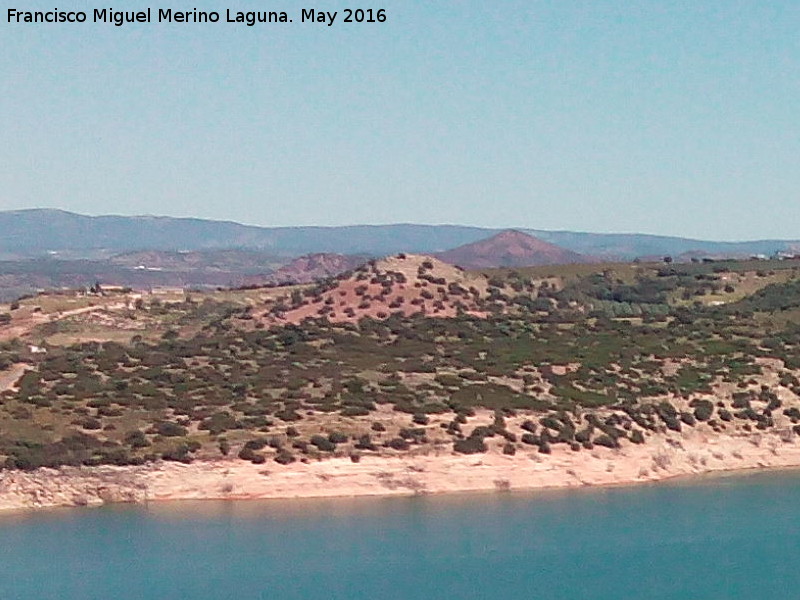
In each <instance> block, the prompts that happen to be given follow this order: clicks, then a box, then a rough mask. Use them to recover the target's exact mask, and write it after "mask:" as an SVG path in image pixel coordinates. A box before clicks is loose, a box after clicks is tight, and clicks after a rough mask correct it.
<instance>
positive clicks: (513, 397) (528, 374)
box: [0, 262, 800, 469]
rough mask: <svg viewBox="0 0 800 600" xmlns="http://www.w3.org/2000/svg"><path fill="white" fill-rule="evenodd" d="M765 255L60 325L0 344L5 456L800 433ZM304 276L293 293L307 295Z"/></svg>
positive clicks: (176, 455) (200, 454)
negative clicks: (8, 378) (319, 309)
mask: <svg viewBox="0 0 800 600" xmlns="http://www.w3.org/2000/svg"><path fill="white" fill-rule="evenodd" d="M589 267H590V266H584V268H589ZM761 267H762V269H759V270H757V271H753V270H750V267H749V266H748V265H746V264H742V263H731V264H724V265H687V266H685V267H673V266H667V265H660V266H659V265H640V266H635V267H634V266H618V267H612V266H593V269H594V270H593V271H591V272H585V273H577V274H576V273H575V272H571V273H569V272H567V273H564V274H562V275H559V274H558V273H553V272H547V273H539V274H538V275H536V274H530V273H528V274H526V273H524V272H516V271H515V272H509V271H499V272H494V273H492V274H491V275H489V276H487V277H485V279H484V280H483V281H484V285H485V293H484V294H482V295H481V301H482V303H483V304H482V308H484V309H485V311H484V312H485V314H474V315H471V314H469V312H468V311H459V312H456V313H454V314H452V315H441V316H447V318H431V317H430V315H427V316H426V315H423V314H410V315H404V314H399V313H400V312H401V311H396V312H397V313H398V314H394V315H392V314H387V315H386V316H385V317H384V318H379V317H377V316H375V317H364V318H361V319H359V320H357V321H346V322H340V323H337V322H331V321H330V320H329V319H327V318H326V316H325V315H315V318H309V319H306V320H304V321H302V322H297V323H286V324H279V323H266V322H264V321H260V320H259V319H258V318H256V317H254V314H256V315H257V314H258V312H259V311H261V310H262V306H263V304H262V302H261V301H260V300H259V299H258V298H256V297H254V296H250V297H247V298H245V297H241V298H238V299H237V298H235V297H233V296H231V297H222V296H219V297H217V298H216V299H214V298H215V297H213V296H210V297H208V298H207V299H206V301H205V302H197V301H196V300H190V301H186V300H185V299H181V301H180V302H176V303H174V304H165V303H163V302H159V303H158V304H155V303H153V302H152V300H150V299H147V298H146V299H144V301H143V302H141V303H140V304H138V305H137V306H135V307H133V308H132V307H130V306H127V307H126V308H125V309H120V310H125V311H130V312H131V314H133V316H134V317H135V319H134V320H136V319H143V320H149V321H148V322H150V323H151V324H152V325H151V326H150V327H149V329H153V328H158V327H161V326H160V325H158V324H159V323H162V322H168V323H170V326H169V327H161V329H160V331H161V333H160V334H159V335H158V336H157V337H153V336H150V337H149V338H148V336H146V335H144V336H135V337H132V338H130V342H126V343H121V342H109V341H101V340H99V341H94V342H90V343H81V344H71V345H63V344H62V345H56V344H54V343H51V342H49V341H48V340H49V339H50V338H48V335H49V331H48V329H47V327H49V326H52V323H47V324H44V325H41V326H38V329H34V330H32V331H30V332H29V333H27V334H26V335H25V336H23V338H24V339H19V338H18V339H15V340H11V341H8V342H6V343H5V344H4V345H3V346H2V351H0V367H2V368H3V369H5V372H6V373H9V372H12V370H13V369H14V368H16V369H20V368H25V369H28V370H27V371H26V372H25V374H24V375H23V376H22V377H21V378H20V379H19V381H18V382H17V385H16V386H14V387H10V388H9V389H7V390H6V391H5V392H3V393H2V396H1V397H0V457H2V458H0V460H2V461H3V464H4V465H5V467H6V468H10V469H14V468H19V469H31V468H35V467H38V466H44V465H49V466H57V465H61V464H87V465H92V464H106V463H111V464H131V463H134V464H136V463H141V462H145V461H152V460H159V459H165V460H178V461H192V460H198V459H213V458H220V457H222V456H225V455H230V456H239V457H240V458H241V459H244V460H250V461H253V462H263V461H266V460H275V461H278V462H280V463H289V462H293V461H296V460H313V459H317V458H322V457H326V456H333V455H344V456H351V457H352V459H353V460H359V459H360V457H361V456H363V455H365V454H381V455H393V454H401V453H408V452H412V453H420V452H429V451H430V450H431V449H433V448H441V449H444V450H448V451H455V452H461V453H480V452H485V451H497V452H506V453H509V454H511V453H515V452H517V451H519V450H522V449H526V448H527V449H531V450H534V451H538V452H540V453H542V454H547V453H549V452H551V451H552V449H553V448H554V447H556V446H563V447H564V448H568V449H570V451H574V452H582V451H586V450H587V449H591V448H593V447H594V446H598V445H599V446H607V447H611V448H614V447H619V446H622V445H625V444H640V443H646V442H647V440H648V438H650V437H651V436H653V435H657V434H659V433H660V432H669V431H672V432H678V431H681V430H683V429H685V428H701V429H703V430H707V431H708V432H709V433H711V434H713V433H714V432H723V431H725V432H728V433H736V432H741V433H750V432H754V431H759V430H764V431H766V430H775V429H777V430H780V431H781V432H783V433H784V434H785V435H786V436H789V437H792V436H795V435H796V434H797V432H798V431H800V429H798V428H800V396H799V395H798V394H800V380H798V373H800V354H799V353H798V350H799V349H800V325H799V324H800V311H798V310H797V308H796V304H795V303H794V302H792V301H791V298H793V297H795V292H796V290H797V285H798V283H797V282H798V275H799V274H800V273H798V270H797V268H795V267H794V265H792V264H791V263H788V262H787V263H762V264H761ZM544 275H547V277H544ZM553 277H555V278H556V279H553ZM450 283H452V282H450V281H445V285H444V287H445V288H447V287H448V285H449V284H450ZM544 283H547V285H543V284H544ZM376 285H381V284H380V282H379V283H377V284H376ZM435 285H438V284H435ZM742 288H744V289H746V290H747V294H746V295H745V296H741V294H742V291H741V290H742ZM297 291H298V290H295V292H297ZM300 291H301V293H300V294H299V297H298V294H296V293H295V294H292V292H291V291H287V292H286V294H287V296H286V298H284V299H283V300H281V301H280V302H281V303H283V304H284V305H285V306H286V307H290V306H292V305H293V304H292V303H293V302H294V301H296V302H297V303H302V302H303V301H304V300H305V298H304V296H303V294H302V290H300ZM292 295H294V296H295V299H294V301H293V300H292ZM709 297H727V298H728V301H726V302H725V303H723V304H719V303H718V302H717V301H713V302H712V301H705V302H704V300H707V299H708V298H709ZM223 300H224V301H223ZM36 301H38V299H31V300H30V301H29V302H36ZM323 304H324V301H323ZM17 310H25V307H22V308H20V309H17ZM107 310H108V311H110V312H113V310H116V309H114V308H112V307H110V306H109V307H108V308H107ZM11 312H14V311H11ZM4 314H6V313H4ZM11 318H12V319H13V317H11ZM33 341H38V343H39V344H41V345H42V346H43V347H44V348H45V349H46V352H41V348H35V349H34V348H32V346H31V342H33Z"/></svg>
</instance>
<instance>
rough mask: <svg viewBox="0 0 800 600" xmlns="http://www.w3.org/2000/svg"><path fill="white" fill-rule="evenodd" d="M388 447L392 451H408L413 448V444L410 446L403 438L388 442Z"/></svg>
mask: <svg viewBox="0 0 800 600" xmlns="http://www.w3.org/2000/svg"><path fill="white" fill-rule="evenodd" d="M386 445H387V446H388V447H389V448H391V449H392V450H403V451H404V450H408V449H409V448H411V444H409V443H408V442H407V441H406V440H404V439H403V438H394V439H391V440H389V441H388V442H386Z"/></svg>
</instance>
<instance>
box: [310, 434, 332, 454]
mask: <svg viewBox="0 0 800 600" xmlns="http://www.w3.org/2000/svg"><path fill="white" fill-rule="evenodd" d="M310 442H311V444H312V445H314V446H316V447H317V448H318V449H319V450H321V451H322V452H333V451H334V450H336V444H334V443H333V442H331V441H330V440H329V439H328V438H326V437H323V436H321V435H314V436H311V440H310Z"/></svg>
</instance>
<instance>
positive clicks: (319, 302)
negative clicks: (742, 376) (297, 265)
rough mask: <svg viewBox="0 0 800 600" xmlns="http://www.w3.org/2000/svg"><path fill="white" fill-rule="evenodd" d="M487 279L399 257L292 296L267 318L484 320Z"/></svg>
mask: <svg viewBox="0 0 800 600" xmlns="http://www.w3.org/2000/svg"><path fill="white" fill-rule="evenodd" d="M487 290H488V279H487V277H486V276H484V275H478V274H469V273H466V272H465V271H463V270H462V269H460V268H458V267H454V266H452V265H449V264H447V263H444V262H442V261H440V260H438V259H436V258H433V257H430V256H418V255H413V254H398V255H396V256H391V257H387V258H384V259H381V260H374V261H370V262H369V263H367V264H365V265H363V266H361V267H359V268H358V269H356V270H354V271H352V272H350V273H346V274H344V275H341V276H339V277H337V278H335V279H333V280H331V281H329V282H326V283H324V284H322V285H320V286H317V287H314V288H309V289H306V290H305V292H304V293H300V292H296V293H294V294H293V295H292V299H291V302H290V304H289V305H288V306H287V305H283V304H277V305H274V306H272V308H271V310H270V311H268V312H266V313H264V315H263V318H264V319H266V321H267V322H269V323H294V324H297V323H300V322H302V321H303V320H305V319H309V318H311V319H326V320H327V321H329V322H332V323H344V322H350V323H356V322H358V321H359V320H361V319H363V318H365V317H369V318H373V319H385V318H387V317H389V316H390V315H400V316H403V317H408V316H411V315H415V314H421V315H428V316H433V317H454V316H455V315H457V314H459V313H460V312H463V313H467V314H472V315H475V316H483V315H485V312H484V306H483V300H484V299H485V298H486V297H487Z"/></svg>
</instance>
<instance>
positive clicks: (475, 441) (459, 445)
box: [453, 436, 488, 454]
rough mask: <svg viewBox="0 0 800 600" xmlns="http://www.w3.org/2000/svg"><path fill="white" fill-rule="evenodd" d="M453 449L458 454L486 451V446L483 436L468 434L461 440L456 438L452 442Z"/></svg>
mask: <svg viewBox="0 0 800 600" xmlns="http://www.w3.org/2000/svg"><path fill="white" fill-rule="evenodd" d="M453 450H454V451H455V452H458V453H460V454H478V453H481V452H486V451H487V450H488V448H487V447H486V443H485V442H484V441H483V438H481V437H479V436H470V437H468V438H464V439H463V440H456V441H455V442H453Z"/></svg>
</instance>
